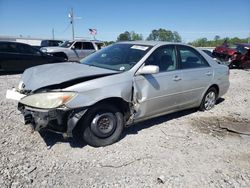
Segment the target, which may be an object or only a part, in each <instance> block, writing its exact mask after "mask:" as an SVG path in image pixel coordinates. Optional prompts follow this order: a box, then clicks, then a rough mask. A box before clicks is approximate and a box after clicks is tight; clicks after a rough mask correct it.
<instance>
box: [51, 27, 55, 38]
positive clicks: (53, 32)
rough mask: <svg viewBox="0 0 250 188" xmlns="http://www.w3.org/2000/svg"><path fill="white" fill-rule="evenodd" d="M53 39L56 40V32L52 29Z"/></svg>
mask: <svg viewBox="0 0 250 188" xmlns="http://www.w3.org/2000/svg"><path fill="white" fill-rule="evenodd" d="M52 39H53V40H54V39H55V30H54V28H52Z"/></svg>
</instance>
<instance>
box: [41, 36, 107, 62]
mask: <svg viewBox="0 0 250 188" xmlns="http://www.w3.org/2000/svg"><path fill="white" fill-rule="evenodd" d="M103 45H104V43H103V42H101V41H66V42H64V43H63V44H62V45H61V46H59V47H43V48H41V50H42V51H43V52H45V53H48V54H52V55H54V56H57V57H62V58H64V59H65V60H66V61H80V60H81V59H82V58H84V57H86V56H88V55H89V54H92V53H94V52H95V51H97V50H99V49H101V47H102V46H103Z"/></svg>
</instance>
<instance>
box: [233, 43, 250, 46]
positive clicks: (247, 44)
mask: <svg viewBox="0 0 250 188" xmlns="http://www.w3.org/2000/svg"><path fill="white" fill-rule="evenodd" d="M236 45H241V46H245V47H250V43H236Z"/></svg>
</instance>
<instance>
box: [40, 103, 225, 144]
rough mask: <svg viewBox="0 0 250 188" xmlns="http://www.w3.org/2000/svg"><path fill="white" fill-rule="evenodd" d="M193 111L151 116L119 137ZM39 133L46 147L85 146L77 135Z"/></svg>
mask: <svg viewBox="0 0 250 188" xmlns="http://www.w3.org/2000/svg"><path fill="white" fill-rule="evenodd" d="M224 100H225V99H223V98H220V99H218V101H217V104H219V103H221V102H223V101H224ZM195 112H197V108H193V109H188V110H183V111H179V112H175V113H172V114H168V115H163V116H160V117H156V118H152V119H150V120H146V121H143V122H140V123H136V124H134V125H132V126H130V127H128V128H125V129H124V131H123V134H122V136H121V139H123V138H125V137H126V135H129V134H138V133H139V132H140V131H141V130H143V129H147V128H149V127H152V126H154V125H157V124H161V123H163V122H167V121H169V120H172V119H176V118H181V117H184V116H187V115H190V114H192V113H195ZM40 135H41V137H42V138H43V140H44V142H45V143H46V145H47V146H48V148H51V147H52V146H53V145H55V144H57V143H69V144H70V146H71V147H73V148H83V147H84V146H86V143H84V142H83V141H82V139H81V138H80V137H79V136H76V137H73V138H69V139H65V138H63V136H62V135H61V134H57V133H53V132H49V131H42V132H41V133H40Z"/></svg>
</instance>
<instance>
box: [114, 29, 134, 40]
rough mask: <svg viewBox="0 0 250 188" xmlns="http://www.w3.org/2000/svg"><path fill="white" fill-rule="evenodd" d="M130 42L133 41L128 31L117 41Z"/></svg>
mask: <svg viewBox="0 0 250 188" xmlns="http://www.w3.org/2000/svg"><path fill="white" fill-rule="evenodd" d="M129 40H131V38H130V33H129V32H128V31H125V32H124V33H121V34H120V35H119V36H118V38H117V41H129Z"/></svg>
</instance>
